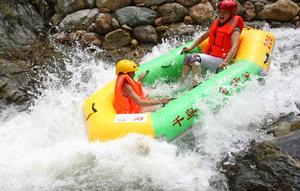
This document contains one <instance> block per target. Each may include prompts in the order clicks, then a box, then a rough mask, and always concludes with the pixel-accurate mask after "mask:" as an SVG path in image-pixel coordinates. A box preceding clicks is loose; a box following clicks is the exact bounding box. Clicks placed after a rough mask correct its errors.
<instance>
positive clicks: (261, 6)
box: [254, 2, 265, 12]
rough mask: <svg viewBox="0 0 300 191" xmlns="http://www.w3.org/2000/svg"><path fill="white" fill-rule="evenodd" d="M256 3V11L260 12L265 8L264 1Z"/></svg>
mask: <svg viewBox="0 0 300 191" xmlns="http://www.w3.org/2000/svg"><path fill="white" fill-rule="evenodd" d="M254 5H255V10H256V12H260V11H261V10H263V9H264V6H265V5H264V4H263V3H261V2H257V3H255V4H254Z"/></svg>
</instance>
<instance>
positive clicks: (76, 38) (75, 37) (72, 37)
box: [69, 30, 86, 43]
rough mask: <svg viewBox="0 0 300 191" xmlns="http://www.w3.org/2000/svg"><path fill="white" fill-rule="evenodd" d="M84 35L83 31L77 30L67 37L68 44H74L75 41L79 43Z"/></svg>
mask: <svg viewBox="0 0 300 191" xmlns="http://www.w3.org/2000/svg"><path fill="white" fill-rule="evenodd" d="M85 34H86V31H85V30H78V31H76V32H72V33H70V35H69V38H70V43H74V42H76V41H81V39H82V37H83V36H84V35H85Z"/></svg>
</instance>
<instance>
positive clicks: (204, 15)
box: [189, 3, 214, 24]
mask: <svg viewBox="0 0 300 191" xmlns="http://www.w3.org/2000/svg"><path fill="white" fill-rule="evenodd" d="M213 11H214V9H213V7H212V6H211V4H210V3H206V4H202V3H199V4H198V5H195V6H193V7H192V8H191V9H190V11H189V15H190V16H191V17H192V18H193V20H194V21H195V22H196V23H198V24H201V23H203V22H205V21H207V20H211V19H213V16H214V15H213Z"/></svg>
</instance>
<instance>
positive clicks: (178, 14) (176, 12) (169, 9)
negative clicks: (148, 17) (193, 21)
mask: <svg viewBox="0 0 300 191" xmlns="http://www.w3.org/2000/svg"><path fill="white" fill-rule="evenodd" d="M157 11H158V12H159V14H160V15H161V16H162V17H164V18H165V19H166V21H167V23H175V22H178V21H181V20H183V18H184V16H185V15H187V9H186V8H185V7H184V6H182V5H180V4H179V3H166V4H164V5H162V6H160V7H158V9H157Z"/></svg>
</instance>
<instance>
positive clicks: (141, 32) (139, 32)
mask: <svg viewBox="0 0 300 191" xmlns="http://www.w3.org/2000/svg"><path fill="white" fill-rule="evenodd" d="M133 35H134V37H135V38H136V39H137V40H138V41H140V42H145V43H156V42H157V33H156V30H155V28H154V27H152V26H151V25H145V26H137V27H135V28H134V29H133Z"/></svg>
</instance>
